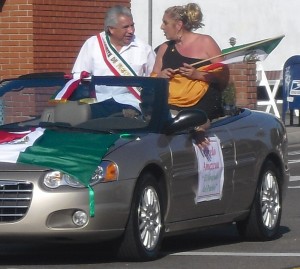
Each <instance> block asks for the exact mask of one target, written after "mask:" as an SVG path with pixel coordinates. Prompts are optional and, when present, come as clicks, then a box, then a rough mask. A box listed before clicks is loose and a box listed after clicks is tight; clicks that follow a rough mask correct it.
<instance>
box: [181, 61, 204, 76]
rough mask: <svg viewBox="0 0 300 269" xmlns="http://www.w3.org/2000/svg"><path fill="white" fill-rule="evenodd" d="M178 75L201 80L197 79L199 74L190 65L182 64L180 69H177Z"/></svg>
mask: <svg viewBox="0 0 300 269" xmlns="http://www.w3.org/2000/svg"><path fill="white" fill-rule="evenodd" d="M178 70H179V74H181V75H182V76H185V77H187V78H189V79H201V78H200V77H199V75H200V72H199V71H198V70H197V69H196V68H195V67H193V66H192V65H190V64H186V63H183V66H182V67H179V69H178Z"/></svg>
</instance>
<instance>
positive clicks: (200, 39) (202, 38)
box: [197, 34, 216, 43]
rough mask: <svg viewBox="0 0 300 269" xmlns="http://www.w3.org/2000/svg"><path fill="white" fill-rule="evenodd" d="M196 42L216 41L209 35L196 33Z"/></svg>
mask: <svg viewBox="0 0 300 269" xmlns="http://www.w3.org/2000/svg"><path fill="white" fill-rule="evenodd" d="M197 42H201V43H216V41H215V40H214V39H213V37H212V36H210V35H205V34H197Z"/></svg>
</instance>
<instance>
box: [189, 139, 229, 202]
mask: <svg viewBox="0 0 300 269" xmlns="http://www.w3.org/2000/svg"><path fill="white" fill-rule="evenodd" d="M209 140H210V144H209V145H208V146H207V147H205V148H204V149H201V148H199V147H198V146H197V145H194V148H195V151H196V155H197V158H198V192H197V197H196V203H199V202H202V201H210V200H215V199H221V198H222V190H223V183H224V161H223V155H222V150H221V145H220V140H219V139H218V138H217V137H215V136H214V137H210V138H209Z"/></svg>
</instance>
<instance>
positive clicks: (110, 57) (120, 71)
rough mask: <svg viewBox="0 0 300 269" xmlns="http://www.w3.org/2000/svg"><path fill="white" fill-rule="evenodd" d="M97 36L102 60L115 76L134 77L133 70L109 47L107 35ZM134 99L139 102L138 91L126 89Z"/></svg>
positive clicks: (134, 88)
mask: <svg viewBox="0 0 300 269" xmlns="http://www.w3.org/2000/svg"><path fill="white" fill-rule="evenodd" d="M104 35H105V37H102V36H101V35H100V34H98V35H97V38H98V42H99V46H100V50H101V53H102V56H103V59H104V61H105V63H106V65H107V66H108V68H109V69H110V70H111V71H112V73H113V74H114V75H115V76H136V73H135V72H134V70H133V69H132V68H131V67H130V66H129V65H128V63H127V62H126V61H125V60H124V59H123V58H122V56H121V55H120V54H119V53H118V52H117V51H116V50H115V48H114V47H113V46H112V45H111V43H110V40H109V37H108V35H106V34H105V33H104ZM127 88H128V90H129V91H130V92H131V93H132V95H133V96H134V97H136V98H137V99H138V100H140V99H141V98H140V91H139V89H138V88H136V87H127Z"/></svg>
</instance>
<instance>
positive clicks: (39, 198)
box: [0, 171, 135, 241]
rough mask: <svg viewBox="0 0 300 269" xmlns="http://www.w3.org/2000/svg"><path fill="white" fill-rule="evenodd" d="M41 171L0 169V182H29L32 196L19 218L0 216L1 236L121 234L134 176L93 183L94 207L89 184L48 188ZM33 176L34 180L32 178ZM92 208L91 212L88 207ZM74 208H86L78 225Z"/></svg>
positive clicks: (102, 237)
mask: <svg viewBox="0 0 300 269" xmlns="http://www.w3.org/2000/svg"><path fill="white" fill-rule="evenodd" d="M42 174H43V173H40V172H31V173H28V174H27V173H23V172H7V171H6V172H0V186H1V188H2V187H3V186H4V181H3V180H4V179H5V180H6V182H12V181H14V180H18V181H19V182H20V181H21V182H29V183H31V185H32V186H33V187H32V198H31V201H30V202H29V204H28V208H27V212H26V213H25V214H24V216H22V218H20V219H16V220H10V221H6V220H5V221H3V220H4V219H1V217H0V236H1V237H2V238H3V237H7V238H8V237H9V238H16V237H18V238H22V237H23V238H26V237H29V238H34V237H44V238H52V239H56V238H57V239H60V240H61V239H72V240H80V241H82V240H83V241H85V240H89V241H90V240H95V241H101V240H107V239H113V238H116V237H118V236H120V235H121V234H122V232H123V231H124V229H125V226H126V222H127V218H128V215H129V212H130V205H131V198H132V194H133V189H134V185H135V180H134V179H132V180H121V181H115V182H110V183H100V184H97V185H95V186H93V190H94V207H93V204H91V205H90V201H91V200H90V193H89V190H88V188H83V189H77V188H71V187H65V186H64V187H60V188H58V189H48V188H46V187H45V186H44V185H43V184H42V183H41V180H40V178H41V177H42ZM33 179H36V180H33ZM93 208H94V212H95V213H94V216H91V215H90V213H91V209H93ZM76 211H82V212H85V213H86V214H87V216H88V221H87V223H86V224H85V225H83V226H81V227H79V226H77V225H76V224H75V223H74V222H73V214H74V213H75V212H76Z"/></svg>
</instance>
